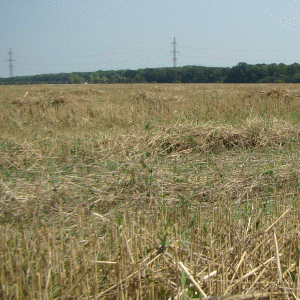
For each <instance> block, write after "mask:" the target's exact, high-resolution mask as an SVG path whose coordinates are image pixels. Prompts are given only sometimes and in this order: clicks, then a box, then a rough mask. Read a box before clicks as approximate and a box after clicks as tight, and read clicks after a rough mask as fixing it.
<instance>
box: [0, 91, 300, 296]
mask: <svg viewBox="0 0 300 300" xmlns="http://www.w3.org/2000/svg"><path fill="white" fill-rule="evenodd" d="M297 87H298V86H297V85H294V86H292V87H288V88H287V87H286V86H276V87H275V88H274V87H272V86H268V85H252V86H249V85H239V86H237V85H159V86H158V87H156V86H152V85H115V86H111V85H99V86H96V88H93V89H92V88H90V86H89V85H88V86H80V85H78V86H49V87H48V86H42V87H41V86H31V87H28V86H26V87H1V89H2V93H1V96H0V107H1V108H0V126H1V132H2V135H1V137H0V171H1V178H0V180H1V181H0V186H1V188H0V233H1V234H0V257H1V261H2V264H1V267H0V298H3V299H46V298H47V299H81V298H82V299H191V298H207V299H210V298H211V299H271V298H275V299H285V298H287V299H298V298H299V293H300V283H299V282H300V259H299V257H300V255H299V241H300V226H299V217H300V215H299V214H300V210H299V209H300V207H299V205H300V204H299V201H298V199H299V187H300V184H299V174H300V164H299V162H300V155H299V153H300V152H299V150H300V147H299V146H300V143H299V128H298V121H299V115H300V114H299V113H300V104H298V102H297V101H296V96H295V97H290V98H289V99H290V101H289V102H287V101H286V94H289V96H290V95H296V94H297V93H296V91H297ZM266 91H267V92H266ZM275 91H277V92H275ZM287 91H289V92H287ZM290 91H293V92H290ZM56 99H58V100H56ZM62 99H63V100H62ZM56 101H57V102H56ZM45 107H46V109H45Z"/></svg>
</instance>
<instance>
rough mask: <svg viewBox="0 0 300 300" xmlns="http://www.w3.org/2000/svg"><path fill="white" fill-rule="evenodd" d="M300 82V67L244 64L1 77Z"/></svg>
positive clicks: (82, 80)
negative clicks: (223, 66)
mask: <svg viewBox="0 0 300 300" xmlns="http://www.w3.org/2000/svg"><path fill="white" fill-rule="evenodd" d="M85 82H87V83H172V82H181V83H289V82H294V83H300V65H299V64H297V63H294V64H292V65H285V64H283V63H280V64H275V63H274V64H270V65H266V64H256V65H248V64H247V63H244V62H240V63H238V64H237V65H236V66H234V67H232V68H220V67H201V66H185V67H177V68H176V69H174V68H172V67H169V68H151V69H150V68H147V69H139V70H119V71H96V72H85V73H82V72H74V73H59V74H42V75H34V76H17V77H13V78H0V84H41V83H44V84H66V83H67V84H73V83H74V84H75V83H76V84H78V83H85Z"/></svg>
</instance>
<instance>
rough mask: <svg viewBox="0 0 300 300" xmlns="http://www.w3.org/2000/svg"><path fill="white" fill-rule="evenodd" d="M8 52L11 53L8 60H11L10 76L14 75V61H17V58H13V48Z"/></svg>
mask: <svg viewBox="0 0 300 300" xmlns="http://www.w3.org/2000/svg"><path fill="white" fill-rule="evenodd" d="M7 54H9V59H7V60H6V61H9V70H10V77H13V63H12V62H13V61H16V60H15V59H12V55H13V52H12V50H11V48H10V49H9V52H8V53H7Z"/></svg>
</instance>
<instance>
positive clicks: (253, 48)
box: [0, 0, 300, 77]
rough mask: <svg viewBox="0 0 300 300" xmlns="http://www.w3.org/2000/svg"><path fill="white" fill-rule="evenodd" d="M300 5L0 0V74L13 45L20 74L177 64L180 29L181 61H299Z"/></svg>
mask: <svg viewBox="0 0 300 300" xmlns="http://www.w3.org/2000/svg"><path fill="white" fill-rule="evenodd" d="M299 1H300V0H299ZM299 8H300V4H299V3H298V2H297V1H295V0H251V1H249V0H98V1H96V0H0V41H1V42H0V77H9V62H8V61H6V60H7V59H9V55H8V52H9V50H10V48H12V52H13V53H14V54H13V57H12V58H13V59H15V61H14V62H13V66H14V69H13V71H14V72H13V75H14V76H21V75H34V74H43V73H60V72H76V71H80V72H90V71H97V70H119V69H140V68H146V67H150V68H155V67H162V66H168V67H171V66H172V54H171V53H170V51H172V50H173V46H172V45H171V43H172V42H173V39H174V37H176V42H177V43H178V45H177V51H178V52H180V53H179V54H177V57H178V60H179V61H178V64H177V65H178V66H184V65H203V66H221V67H225V66H229V67H230V66H233V65H236V64H237V63H238V62H246V63H248V64H256V63H267V64H270V63H280V62H283V63H285V64H292V63H294V62H298V63H300V27H299V28H298V25H299V23H300V19H299V17H300V11H298V9H299ZM298 12H299V13H298ZM280 18H281V19H280ZM298 22H299V23H298Z"/></svg>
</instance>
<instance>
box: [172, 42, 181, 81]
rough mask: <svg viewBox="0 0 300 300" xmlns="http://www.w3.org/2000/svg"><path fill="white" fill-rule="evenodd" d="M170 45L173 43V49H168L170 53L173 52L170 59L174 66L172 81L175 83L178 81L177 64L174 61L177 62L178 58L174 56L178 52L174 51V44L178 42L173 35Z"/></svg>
mask: <svg viewBox="0 0 300 300" xmlns="http://www.w3.org/2000/svg"><path fill="white" fill-rule="evenodd" d="M171 45H173V51H170V53H173V58H172V61H173V68H174V82H175V83H176V82H177V81H178V78H177V68H176V67H177V65H176V63H177V62H178V59H177V57H176V54H177V53H178V54H180V53H179V52H178V51H176V45H178V43H176V39H175V37H174V41H173V42H172V43H171Z"/></svg>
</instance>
